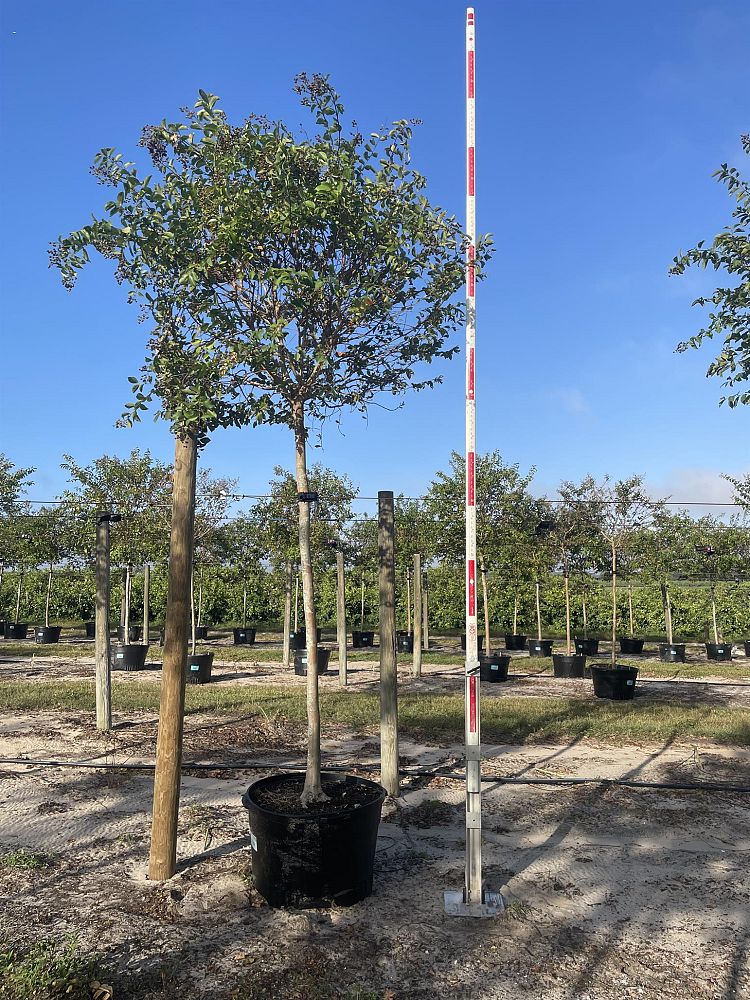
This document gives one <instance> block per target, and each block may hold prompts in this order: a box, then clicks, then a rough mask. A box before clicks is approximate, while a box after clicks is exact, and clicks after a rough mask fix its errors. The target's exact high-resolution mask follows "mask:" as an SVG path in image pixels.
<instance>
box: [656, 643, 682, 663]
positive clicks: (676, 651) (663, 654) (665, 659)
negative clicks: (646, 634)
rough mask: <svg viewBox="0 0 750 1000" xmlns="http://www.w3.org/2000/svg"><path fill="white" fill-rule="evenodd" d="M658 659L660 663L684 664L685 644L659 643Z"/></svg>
mask: <svg viewBox="0 0 750 1000" xmlns="http://www.w3.org/2000/svg"><path fill="white" fill-rule="evenodd" d="M659 659H660V660H661V661H662V663H684V662H685V643H684V642H673V643H672V644H671V645H670V644H669V643H668V642H662V643H660V644H659Z"/></svg>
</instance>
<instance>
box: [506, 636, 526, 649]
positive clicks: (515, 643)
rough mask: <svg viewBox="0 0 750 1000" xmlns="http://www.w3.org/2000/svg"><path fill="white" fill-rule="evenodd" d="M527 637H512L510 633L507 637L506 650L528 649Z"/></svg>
mask: <svg viewBox="0 0 750 1000" xmlns="http://www.w3.org/2000/svg"><path fill="white" fill-rule="evenodd" d="M527 639H528V636H527V635H521V634H520V633H519V634H518V635H511V634H510V633H509V634H508V635H506V636H505V648H506V649H513V650H517V649H526V640H527Z"/></svg>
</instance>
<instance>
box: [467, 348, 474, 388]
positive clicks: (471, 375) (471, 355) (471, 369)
mask: <svg viewBox="0 0 750 1000" xmlns="http://www.w3.org/2000/svg"><path fill="white" fill-rule="evenodd" d="M466 395H467V397H468V398H469V399H473V398H474V348H473V347H470V348H469V384H468V385H467V386H466Z"/></svg>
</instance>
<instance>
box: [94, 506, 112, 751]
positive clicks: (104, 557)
mask: <svg viewBox="0 0 750 1000" xmlns="http://www.w3.org/2000/svg"><path fill="white" fill-rule="evenodd" d="M95 572H96V611H95V623H94V631H95V635H96V640H95V649H96V652H95V657H96V659H95V663H96V728H97V729H100V730H101V731H102V732H105V733H108V732H109V731H110V729H111V728H112V673H111V670H112V667H111V664H110V660H109V655H110V651H109V592H110V579H109V515H108V514H106V513H104V512H102V513H100V514H98V515H97V518H96V571H95Z"/></svg>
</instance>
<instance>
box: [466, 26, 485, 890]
mask: <svg viewBox="0 0 750 1000" xmlns="http://www.w3.org/2000/svg"><path fill="white" fill-rule="evenodd" d="M475 66H476V62H475V26H474V10H473V8H472V7H469V8H468V10H467V11H466V234H467V236H468V238H469V246H468V248H467V251H466V674H465V684H466V692H465V697H466V882H465V887H464V902H465V903H467V904H472V903H474V904H476V903H479V904H481V903H482V788H481V760H480V758H481V737H480V730H479V646H478V636H477V511H476V489H475V484H476V479H475V474H476V469H475V465H476V447H477V427H476V361H475V358H476V352H475V348H476V327H477V324H476V280H475V257H476V240H477V223H476V190H475V169H476V133H475V116H474V105H475V97H476V73H475Z"/></svg>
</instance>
